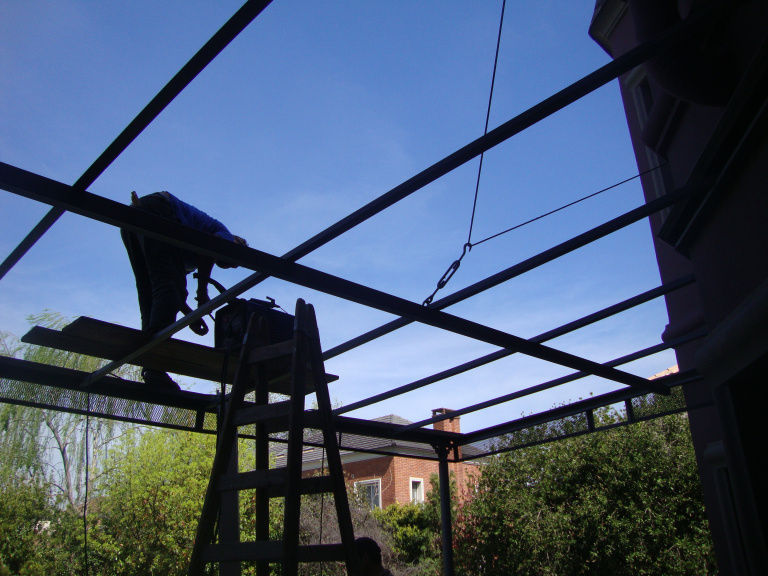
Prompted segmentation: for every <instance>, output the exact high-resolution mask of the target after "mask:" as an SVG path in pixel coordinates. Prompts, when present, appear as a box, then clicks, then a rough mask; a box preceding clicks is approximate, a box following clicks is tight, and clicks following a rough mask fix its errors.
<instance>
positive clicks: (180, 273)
mask: <svg viewBox="0 0 768 576" xmlns="http://www.w3.org/2000/svg"><path fill="white" fill-rule="evenodd" d="M131 206H134V207H135V208H139V209H141V210H145V211H147V212H150V213H152V214H155V215H157V216H162V217H163V218H168V219H169V220H175V221H176V222H179V223H180V224H183V225H184V226H189V227H190V228H194V229H195V230H198V231H199V232H203V233H205V234H213V235H215V236H219V237H220V238H225V239H227V240H230V241H231V242H236V243H238V244H241V245H243V246H247V245H248V243H247V242H246V241H245V240H243V239H242V238H240V237H239V236H235V235H233V234H232V233H231V232H230V231H229V230H228V229H227V227H226V226H224V224H222V223H221V222H219V221H218V220H216V219H215V218H211V217H210V216H208V214H206V213H205V212H203V211H201V210H198V209H197V208H195V207H194V206H192V205H190V204H187V203H186V202H182V201H181V200H179V199H178V198H176V196H174V195H173V194H170V193H169V192H155V193H154V194H149V195H147V196H142V197H141V198H139V197H138V196H137V195H136V192H131ZM120 235H121V236H122V238H123V243H124V244H125V249H126V251H127V252H128V258H129V260H130V261H131V268H132V269H133V275H134V276H135V278H136V291H137V292H138V296H139V309H140V310H141V329H142V331H143V332H146V333H147V334H149V335H151V334H155V333H157V332H159V331H160V330H162V329H163V328H166V327H167V326H170V325H171V324H173V323H174V322H175V321H176V314H177V313H178V312H179V311H180V310H185V311H187V312H188V311H189V307H188V306H187V274H188V273H189V272H192V271H193V270H195V269H197V298H196V299H197V305H198V306H202V305H203V304H205V303H206V302H208V300H209V297H208V279H209V278H210V275H211V269H212V268H213V260H212V259H210V258H207V257H205V256H202V255H200V254H195V253H193V252H188V251H186V250H182V249H181V248H179V247H177V246H174V245H173V244H168V243H165V242H162V241H160V240H156V239H154V238H150V237H148V236H144V235H143V234H137V233H135V232H129V231H127V230H121V231H120ZM217 264H218V265H219V266H221V267H222V268H231V267H232V266H231V265H230V264H226V263H224V262H217ZM190 328H191V329H192V330H193V331H194V332H195V333H196V334H200V335H203V334H205V333H206V332H207V331H208V329H207V327H206V326H205V323H204V322H203V321H202V320H200V321H198V322H196V323H193V324H192V325H190ZM141 375H142V378H143V379H144V382H145V383H147V384H149V385H150V386H154V387H157V388H163V389H167V390H178V389H179V385H178V384H177V383H176V382H174V381H173V380H172V379H171V378H170V376H168V374H166V373H165V372H162V371H160V370H153V369H150V368H144V369H143V370H142V371H141Z"/></svg>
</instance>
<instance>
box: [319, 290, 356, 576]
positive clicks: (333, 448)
mask: <svg viewBox="0 0 768 576" xmlns="http://www.w3.org/2000/svg"><path fill="white" fill-rule="evenodd" d="M307 308H308V313H307V316H308V325H309V328H310V330H311V336H310V338H311V340H312V342H311V345H310V346H309V350H310V355H311V358H310V364H311V366H312V379H313V381H314V384H315V395H316V396H317V406H318V409H319V412H320V418H321V420H322V424H323V439H324V442H325V447H326V454H327V458H328V470H329V472H330V475H331V477H332V479H333V501H334V504H335V506H336V517H337V519H338V522H339V534H340V535H341V541H342V544H343V545H344V551H345V556H346V563H347V571H348V572H349V573H350V574H357V573H358V559H357V551H356V549H355V532H354V528H353V526H352V515H351V514H350V511H349V499H348V498H347V486H346V483H345V482H344V469H343V468H342V465H341V455H340V454H339V444H338V441H337V438H336V431H335V427H334V425H333V414H332V406H331V397H330V394H329V393H328V383H327V382H326V380H325V366H324V363H323V356H322V352H321V348H320V334H319V332H318V329H317V320H316V318H315V310H314V308H313V306H312V305H311V304H310V305H308V306H307Z"/></svg>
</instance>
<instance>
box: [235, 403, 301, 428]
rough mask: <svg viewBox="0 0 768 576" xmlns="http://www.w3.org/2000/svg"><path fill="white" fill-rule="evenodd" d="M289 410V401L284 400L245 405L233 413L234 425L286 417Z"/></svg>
mask: <svg viewBox="0 0 768 576" xmlns="http://www.w3.org/2000/svg"><path fill="white" fill-rule="evenodd" d="M290 412H291V401H290V400H285V401H283V402H273V403H271V404H260V405H253V406H246V407H245V408H240V409H239V410H238V411H237V412H236V413H235V426H246V425H248V424H256V423H257V422H264V423H266V422H267V421H270V420H272V421H274V420H281V419H287V418H288V415H289V414H290ZM287 425H288V422H287V420H286V422H285V426H286V428H285V429H286V430H287Z"/></svg>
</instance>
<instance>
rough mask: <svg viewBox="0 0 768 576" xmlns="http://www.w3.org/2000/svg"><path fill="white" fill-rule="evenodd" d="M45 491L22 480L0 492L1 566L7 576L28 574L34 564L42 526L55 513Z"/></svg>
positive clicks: (4, 485) (10, 484)
mask: <svg viewBox="0 0 768 576" xmlns="http://www.w3.org/2000/svg"><path fill="white" fill-rule="evenodd" d="M46 488H47V487H46V486H45V485H38V484H35V483H33V482H29V481H22V482H18V483H13V482H8V483H4V484H3V485H2V488H1V489H0V566H4V567H5V569H6V570H8V573H9V574H17V573H22V572H24V571H26V572H27V573H30V572H29V571H30V570H31V569H32V567H33V565H34V564H35V561H36V555H37V548H38V546H39V544H40V541H41V539H42V538H43V537H44V535H42V534H41V531H42V530H43V527H44V523H45V522H46V521H50V520H51V518H52V517H53V515H54V513H55V511H54V510H53V508H52V507H51V506H50V505H49V503H48V494H47V489H46ZM0 574H2V568H0Z"/></svg>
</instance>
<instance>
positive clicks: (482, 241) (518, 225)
mask: <svg viewBox="0 0 768 576" xmlns="http://www.w3.org/2000/svg"><path fill="white" fill-rule="evenodd" d="M662 166H664V163H662V164H659V165H658V166H654V167H653V168H649V169H648V170H643V171H642V172H640V173H638V174H635V175H634V176H630V177H629V178H625V179H624V180H622V181H620V182H616V183H615V184H611V185H610V186H606V187H605V188H601V189H600V190H598V191H597V192H592V193H591V194H587V195H586V196H582V197H581V198H579V199H577V200H574V201H573V202H569V203H568V204H563V205H562V206H560V207H559V208H555V209H554V210H550V211H549V212H545V213H544V214H540V215H538V216H535V217H534V218H531V219H530V220H526V221H525V222H521V223H520V224H516V225H515V226H512V227H511V228H507V229H506V230H502V231H501V232H497V233H496V234H492V235H491V236H488V237H487V238H483V239H482V240H478V241H477V242H473V243H472V247H473V248H474V247H475V246H478V245H480V244H482V243H484V242H488V240H493V239H494V238H498V237H499V236H501V235H503V234H506V233H507V232H512V231H513V230H517V229H518V228H522V227H523V226H527V225H528V224H532V223H533V222H536V221H537V220H541V219H542V218H546V217H547V216H551V215H552V214H555V213H557V212H560V211H561V210H565V209H566V208H570V207H571V206H575V205H576V204H579V203H580V202H584V201H585V200H589V199H590V198H594V197H595V196H597V195H599V194H602V193H603V192H608V191H609V190H613V189H614V188H618V187H619V186H621V185H622V184H626V183H627V182H631V181H632V180H636V179H638V178H640V177H642V176H645V175H646V174H648V173H650V172H654V171H655V170H658V169H659V168H661V167H662Z"/></svg>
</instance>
